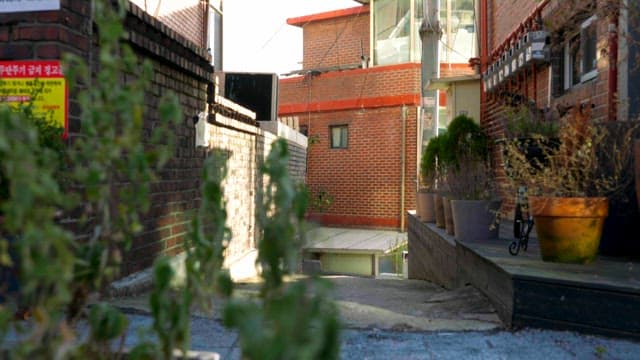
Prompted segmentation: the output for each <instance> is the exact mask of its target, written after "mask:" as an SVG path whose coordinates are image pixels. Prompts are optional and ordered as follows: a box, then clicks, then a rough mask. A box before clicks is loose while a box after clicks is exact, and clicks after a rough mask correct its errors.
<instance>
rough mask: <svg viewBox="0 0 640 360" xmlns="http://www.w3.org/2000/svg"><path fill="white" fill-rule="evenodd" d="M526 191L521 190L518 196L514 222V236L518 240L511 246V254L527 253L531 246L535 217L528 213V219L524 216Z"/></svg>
mask: <svg viewBox="0 0 640 360" xmlns="http://www.w3.org/2000/svg"><path fill="white" fill-rule="evenodd" d="M526 201H527V200H526V189H525V188H521V189H520V190H519V191H518V194H517V195H516V211H515V217H514V220H513V236H514V237H515V238H516V239H515V240H514V241H512V242H511V244H509V254H511V255H514V256H515V255H518V253H520V249H522V251H527V247H528V246H529V234H530V233H531V230H533V217H532V216H531V214H529V211H527V212H526V218H525V216H524V215H523V211H522V207H523V205H524V204H526Z"/></svg>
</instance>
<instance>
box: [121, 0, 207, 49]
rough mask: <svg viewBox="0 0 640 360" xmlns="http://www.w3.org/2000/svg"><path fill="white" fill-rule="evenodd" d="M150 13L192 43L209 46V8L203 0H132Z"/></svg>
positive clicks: (204, 46)
mask: <svg viewBox="0 0 640 360" xmlns="http://www.w3.org/2000/svg"><path fill="white" fill-rule="evenodd" d="M131 2H132V3H134V4H136V5H137V6H138V7H139V8H141V9H142V10H144V11H145V12H146V13H148V14H149V15H151V16H153V17H155V18H157V19H158V20H160V21H162V23H164V24H165V25H167V26H168V27H169V28H171V29H172V30H173V31H175V32H177V33H178V34H180V35H182V36H184V37H185V38H186V39H187V40H189V41H191V42H192V43H194V44H196V45H198V46H200V47H203V48H207V44H206V40H207V39H206V34H205V33H204V32H203V30H204V29H206V27H205V26H206V24H205V19H206V11H207V8H206V6H205V2H204V1H201V0H180V1H177V0H173V1H166V0H165V1H162V0H131Z"/></svg>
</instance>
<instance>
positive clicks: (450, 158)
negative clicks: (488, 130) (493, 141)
mask: <svg viewBox="0 0 640 360" xmlns="http://www.w3.org/2000/svg"><path fill="white" fill-rule="evenodd" d="M488 152H489V148H488V142H487V135H486V134H485V133H484V131H482V129H481V128H480V125H479V124H478V123H476V122H475V121H474V120H473V119H472V118H470V117H468V116H466V115H459V116H457V117H456V118H455V119H453V120H452V121H451V123H450V124H449V126H448V127H447V137H446V140H445V141H444V149H443V156H444V157H443V159H444V162H445V164H446V165H447V166H449V167H452V168H458V167H459V165H460V159H461V158H465V159H467V160H476V159H477V160H481V161H486V159H487V156H488Z"/></svg>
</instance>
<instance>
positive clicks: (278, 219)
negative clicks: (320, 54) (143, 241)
mask: <svg viewBox="0 0 640 360" xmlns="http://www.w3.org/2000/svg"><path fill="white" fill-rule="evenodd" d="M124 9H125V7H124V6H114V4H112V3H111V2H109V1H106V0H103V1H98V2H96V3H95V11H96V14H97V16H95V20H96V23H97V27H98V30H99V31H98V34H99V43H100V49H99V54H98V56H97V59H99V64H97V65H98V66H96V68H98V69H99V71H98V72H97V73H94V74H91V73H90V71H89V68H88V67H87V65H86V64H85V63H84V61H83V59H81V58H78V57H75V56H72V55H69V56H66V57H65V59H64V65H65V76H67V78H68V80H69V83H70V84H74V85H78V86H79V88H78V89H72V91H71V92H72V93H77V94H78V95H77V99H78V102H79V103H80V105H81V109H82V117H81V129H80V134H74V136H73V137H72V139H71V140H70V141H69V144H66V145H65V144H63V143H62V142H61V141H60V129H55V128H51V127H50V126H48V125H47V124H48V123H47V122H42V121H40V120H39V119H37V117H36V116H35V115H34V114H33V113H32V112H30V111H29V110H28V109H29V108H28V107H25V108H22V109H20V110H19V111H12V110H10V109H8V108H7V107H0V174H2V186H4V187H5V189H6V191H5V192H4V194H3V196H4V198H3V199H2V202H1V203H0V207H1V208H2V210H3V211H4V213H5V221H4V223H3V224H2V232H1V233H2V239H1V241H0V249H1V250H2V253H0V259H3V260H4V261H5V262H8V261H10V260H11V258H10V257H9V256H8V254H7V249H8V248H9V246H8V244H9V239H10V238H12V239H17V241H16V243H17V250H18V256H19V259H20V261H19V264H17V265H16V264H14V265H16V266H19V269H20V286H21V289H20V291H21V299H20V301H21V302H22V303H23V304H25V305H28V306H29V308H30V309H31V312H32V314H33V326H28V327H22V326H19V324H15V323H14V324H11V314H12V310H11V309H8V308H4V307H2V308H0V332H1V333H0V335H2V338H4V335H6V332H7V331H8V329H9V328H10V327H12V326H13V327H14V328H15V329H17V330H18V333H19V334H18V335H19V338H20V339H21V341H20V342H19V343H17V344H15V345H14V346H13V347H12V349H11V354H10V355H11V357H12V358H18V359H21V358H45V359H48V358H71V359H82V358H88V357H91V358H97V359H102V358H110V357H111V356H113V351H114V349H115V347H114V342H116V341H118V339H120V346H122V336H123V333H124V331H125V329H126V327H127V321H126V318H125V317H124V316H123V314H122V313H121V312H120V311H119V310H118V309H115V308H113V307H110V306H108V305H106V304H103V303H98V304H95V305H93V306H92V307H91V308H90V310H89V311H88V313H87V299H88V296H89V294H92V293H96V292H99V291H100V290H101V289H102V288H103V287H104V286H105V285H106V284H107V283H108V282H110V281H111V280H113V279H114V278H115V277H116V276H117V275H118V271H119V270H120V268H121V265H122V257H123V255H122V254H123V251H126V250H127V249H128V247H129V246H130V244H131V241H132V239H133V237H134V236H136V234H138V233H139V232H140V231H141V230H142V228H143V226H142V220H141V216H142V214H143V213H144V212H145V211H146V210H147V209H148V207H149V201H150V200H149V197H150V196H149V193H150V190H149V184H150V182H152V181H155V180H156V179H157V175H156V172H157V171H158V170H159V169H161V168H162V166H163V165H164V164H165V163H166V162H167V161H168V160H169V159H170V157H171V155H172V151H173V147H174V143H175V137H174V135H173V133H172V131H170V129H171V126H172V125H173V123H174V121H178V120H179V119H180V118H181V117H182V116H181V111H180V109H179V106H178V102H177V99H176V98H175V96H172V95H168V96H167V97H166V98H165V99H163V100H162V101H161V105H160V108H159V112H160V119H156V120H155V121H154V122H153V123H152V124H149V123H147V122H145V118H144V117H143V109H144V104H145V102H144V90H145V88H146V87H147V86H148V83H149V80H150V79H151V75H152V70H151V66H150V64H149V63H147V62H143V63H140V61H139V59H138V58H137V57H136V55H135V54H134V53H133V51H132V50H131V49H130V48H128V47H127V46H126V45H125V44H124V42H123V41H121V40H122V37H123V34H124V33H123V19H124V15H125V13H124V11H125V10H124ZM61 144H62V145H61ZM226 156H228V155H225V154H218V153H214V154H212V156H210V157H209V158H208V159H207V160H206V161H205V164H204V174H203V181H202V184H203V185H202V189H201V191H202V206H201V208H200V209H199V211H198V212H197V213H196V214H194V217H193V220H192V226H191V229H190V233H189V237H188V240H187V242H186V244H185V251H186V255H187V257H186V264H185V269H186V283H185V286H186V287H185V288H184V289H176V288H175V287H173V284H174V283H175V281H174V280H175V278H176V274H175V272H174V269H173V268H172V267H171V264H170V263H169V261H168V259H167V258H164V257H162V258H159V259H158V260H157V261H156V263H155V264H154V289H153V291H152V294H151V297H150V305H151V310H152V315H153V318H154V323H153V331H154V332H155V334H156V335H157V340H158V341H157V342H152V341H146V342H143V343H140V344H139V345H138V346H136V347H135V348H134V349H132V351H131V354H130V357H131V358H139V359H156V358H165V359H169V358H171V356H172V354H173V352H174V350H176V349H181V350H183V351H185V350H187V348H188V346H189V340H190V339H189V337H190V327H189V326H190V310H191V308H192V306H193V305H199V306H200V307H202V308H204V309H207V310H210V309H211V299H212V295H213V294H214V293H215V292H218V293H220V294H222V295H224V296H226V297H228V298H229V299H230V301H229V305H228V307H227V308H225V310H224V317H225V320H226V323H227V324H228V325H230V326H234V327H236V328H238V330H239V331H240V336H241V342H242V344H243V354H245V356H246V357H248V358H260V359H263V358H272V359H282V358H285V359H286V358H296V359H298V358H303V359H304V358H321V359H331V358H336V357H337V355H338V349H339V343H338V328H339V326H338V320H337V310H336V308H335V306H334V304H333V303H331V302H330V301H328V300H327V293H328V292H329V291H330V286H329V284H328V283H326V282H323V281H320V280H318V279H309V280H304V281H300V282H296V283H294V284H285V283H284V280H283V278H284V276H286V275H289V274H291V273H292V272H293V271H295V269H296V266H297V263H298V258H297V256H298V254H299V252H300V248H301V245H302V243H303V241H304V238H303V236H302V234H304V221H303V217H304V214H305V211H306V208H307V205H308V200H309V199H308V195H307V192H306V191H302V190H301V189H299V188H298V187H296V185H294V183H293V182H292V181H291V180H290V179H289V177H288V169H287V163H288V149H287V144H286V142H285V141H283V140H279V141H277V142H275V143H274V145H273V149H272V151H271V153H270V154H269V157H268V159H267V161H266V163H265V164H264V166H263V167H262V171H263V173H264V174H265V175H267V176H268V177H269V179H270V182H269V184H268V186H267V187H266V190H265V194H264V196H263V198H262V199H264V202H263V204H261V205H262V206H258V210H259V214H258V221H259V224H260V226H261V229H262V239H261V241H260V242H259V244H258V248H259V256H258V262H259V265H260V267H261V269H262V276H263V277H264V280H265V281H264V285H263V287H262V289H261V298H260V300H261V301H260V302H246V303H244V302H241V301H236V300H235V299H233V298H231V295H232V290H233V283H232V281H231V279H230V277H229V274H228V273H227V272H225V271H223V270H222V269H221V268H222V264H223V258H224V251H225V248H226V245H227V244H228V242H229V241H230V239H231V234H230V231H229V229H228V228H227V227H226V225H225V224H226V218H227V215H226V211H225V206H226V204H225V201H224V196H223V195H224V189H223V188H222V186H221V183H222V180H223V179H224V177H225V176H226V174H227V169H226V162H225V161H226ZM78 214H79V215H78ZM60 219H78V220H79V221H78V223H77V225H78V226H77V229H80V230H81V231H82V234H80V235H82V236H76V235H77V234H73V233H71V232H70V231H69V230H68V229H66V228H65V227H63V226H62V223H61V222H60ZM77 229H76V230H77ZM8 234H11V236H9V235H8ZM83 314H87V315H88V324H89V327H90V330H89V334H90V335H89V336H88V337H86V338H81V339H78V338H77V337H76V334H75V328H74V324H75V321H76V320H77V319H78V318H79V317H80V316H81V315H83ZM252 325H253V326H252ZM256 326H259V328H256Z"/></svg>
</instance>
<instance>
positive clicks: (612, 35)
mask: <svg viewBox="0 0 640 360" xmlns="http://www.w3.org/2000/svg"><path fill="white" fill-rule="evenodd" d="M618 19H619V12H618V11H617V10H614V12H613V14H612V15H611V21H610V23H609V94H608V98H607V105H608V106H607V107H608V110H609V114H608V120H609V121H615V120H616V118H617V112H618V109H617V104H616V97H617V96H616V95H617V93H618V23H619V20H618Z"/></svg>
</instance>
